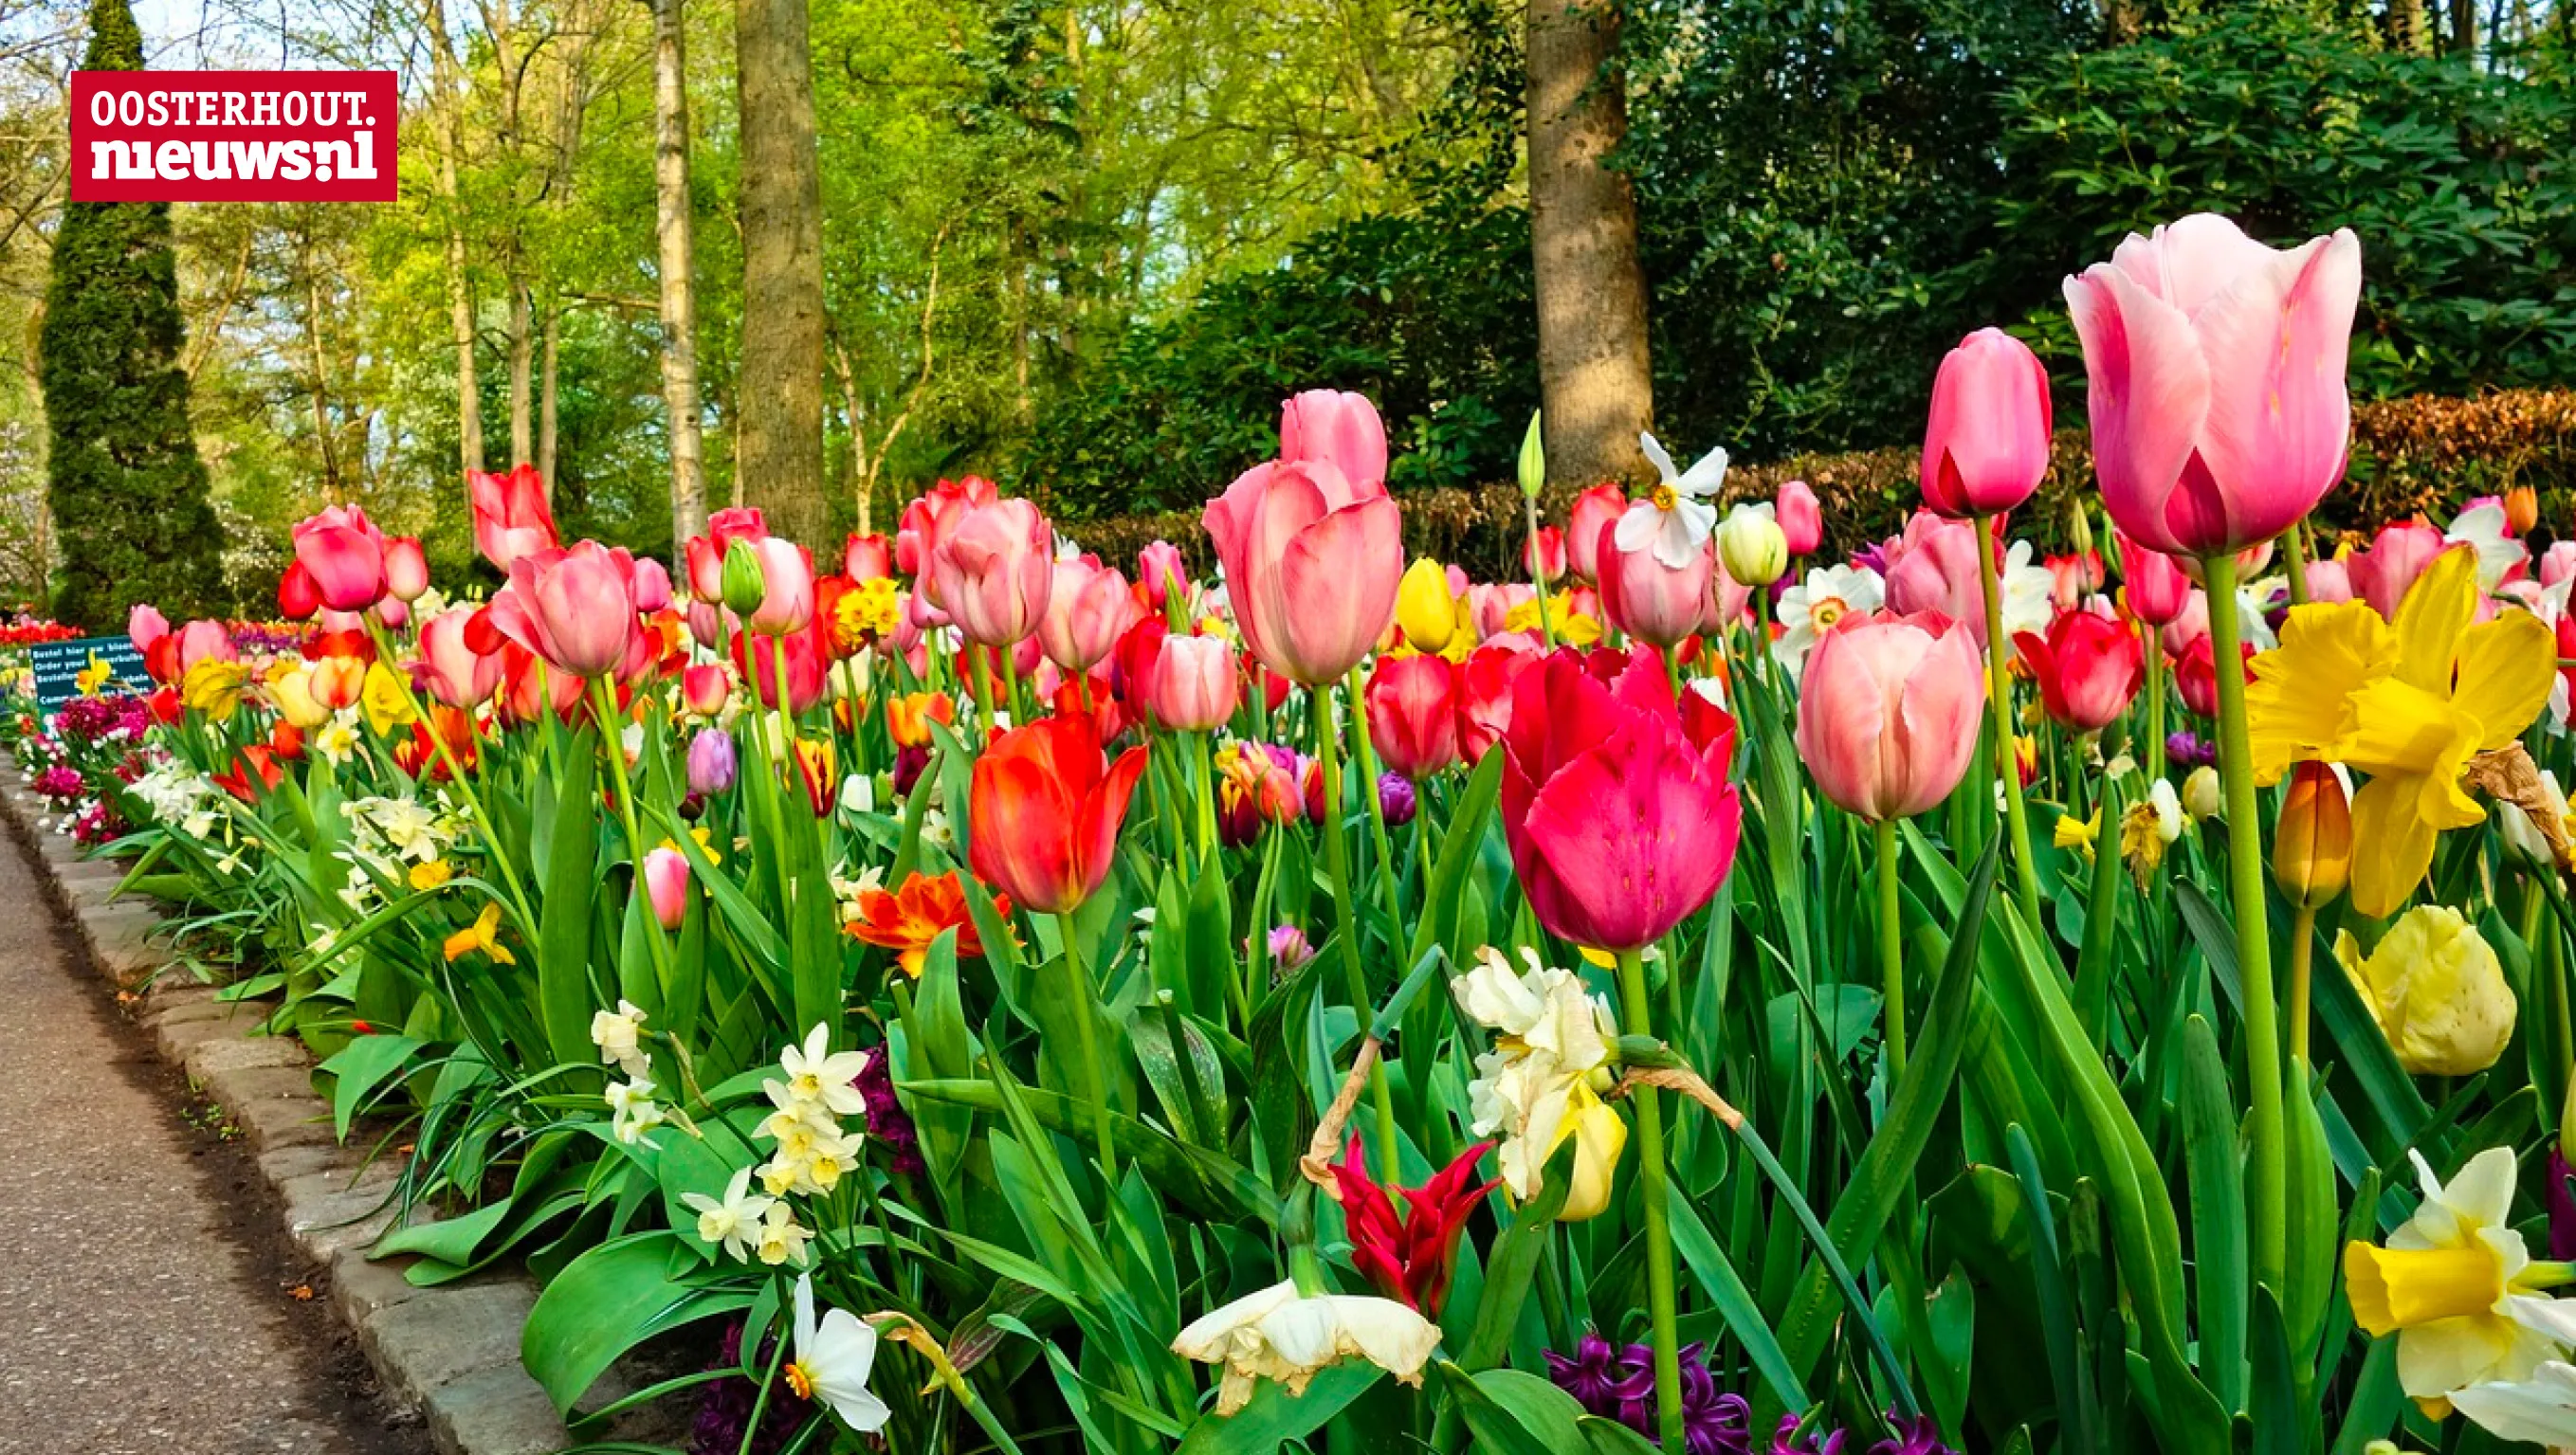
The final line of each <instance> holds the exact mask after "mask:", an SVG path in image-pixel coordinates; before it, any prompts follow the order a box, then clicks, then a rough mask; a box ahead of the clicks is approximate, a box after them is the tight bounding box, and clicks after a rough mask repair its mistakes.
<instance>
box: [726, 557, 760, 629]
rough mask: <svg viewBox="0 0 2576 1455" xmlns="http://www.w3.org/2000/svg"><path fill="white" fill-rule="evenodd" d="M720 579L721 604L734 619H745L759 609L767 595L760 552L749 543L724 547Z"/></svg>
mask: <svg viewBox="0 0 2576 1455" xmlns="http://www.w3.org/2000/svg"><path fill="white" fill-rule="evenodd" d="M723 580H724V604H725V605H726V606H727V607H729V608H731V609H732V611H733V613H734V615H736V616H743V617H748V616H750V615H751V614H752V613H753V612H755V611H758V610H760V603H761V600H762V599H763V598H764V597H766V596H767V595H768V594H769V582H768V578H767V576H766V575H765V574H764V573H763V572H762V571H761V569H760V552H759V551H758V550H757V549H755V548H754V547H753V545H752V543H751V542H749V541H744V540H738V541H735V542H734V543H733V544H732V545H730V546H727V547H726V548H725V558H724V578H723Z"/></svg>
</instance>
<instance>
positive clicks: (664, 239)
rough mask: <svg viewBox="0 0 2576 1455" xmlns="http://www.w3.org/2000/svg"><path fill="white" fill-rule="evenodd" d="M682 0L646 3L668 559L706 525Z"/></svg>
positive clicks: (677, 559) (677, 557) (687, 92)
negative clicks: (649, 6)
mask: <svg viewBox="0 0 2576 1455" xmlns="http://www.w3.org/2000/svg"><path fill="white" fill-rule="evenodd" d="M681 3H682V0H654V5H653V194H654V213H655V219H656V232H657V233H658V236H659V242H660V248H661V251H660V255H659V259H658V267H659V270H660V272H661V275H662V408H663V412H664V413H665V414H666V415H668V416H669V423H668V429H669V433H670V448H671V550H672V557H671V559H672V560H673V561H674V562H679V561H680V556H679V550H680V544H681V542H683V541H686V540H687V539H688V538H689V537H691V536H693V535H701V534H704V533H705V531H706V528H707V467H706V446H705V443H704V441H703V440H701V439H700V438H699V433H698V428H699V419H698V286H697V275H696V271H695V269H696V262H695V258H696V251H695V249H696V242H695V226H696V225H695V222H694V220H693V218H692V216H691V212H690V203H689V84H688V81H689V73H688V59H687V55H686V52H685V50H684V49H683V44H682V43H683V40H684V38H685V36H686V22H687V16H686V15H685V13H684V12H683V11H682V9H681Z"/></svg>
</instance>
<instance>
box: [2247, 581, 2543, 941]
mask: <svg viewBox="0 0 2576 1455" xmlns="http://www.w3.org/2000/svg"><path fill="white" fill-rule="evenodd" d="M2477 569H2478V562H2477V553H2476V552H2474V551H2446V552H2444V553H2443V554H2442V555H2441V556H2439V557H2437V558H2435V560H2434V562H2433V564H2432V565H2430V566H2428V567H2426V568H2425V570H2424V574H2423V575H2422V576H2421V577H2419V578H2417V580H2416V582H2415V585H2414V588H2413V589H2412V590H2410V591H2408V592H2407V593H2406V599H2405V600H2404V601H2403V602H2402V603H2400V604H2399V606H2398V608H2397V619H2396V620H2395V621H2393V622H2392V621H2387V620H2384V619H2382V618H2381V616H2380V615H2379V613H2378V612H2377V611H2375V610H2373V609H2372V608H2371V607H2370V606H2369V604H2368V603H2366V602H2358V601H2343V602H2317V603H2312V604H2310V605H2306V606H2297V607H2292V608H2291V610H2290V617H2289V621H2288V622H2287V624H2285V625H2284V626H2283V628H2282V631H2281V646H2280V649H2279V650H2278V651H2271V652H2265V653H2263V654H2261V655H2260V656H2257V657H2256V658H2255V659H2254V682H2253V683H2252V685H2250V686H2248V687H2247V688H2246V689H2245V708H2246V728H2247V732H2248V736H2249V738H2250V739H2251V746H2252V748H2253V753H2254V772H2255V777H2256V780H2257V781H2258V782H2261V783H2265V784H2270V783H2274V782H2278V781H2279V780H2280V777H2281V775H2282V774H2284V773H2286V772H2288V771H2289V770H2290V767H2291V765H2292V764H2294V763H2296V762H2298V761H2300V760H2302V759H2306V758H2322V759H2325V760H2327V761H2329V762H2339V763H2344V764H2347V765H2349V766H2351V767H2353V768H2357V769H2359V770H2361V771H2362V772H2365V773H2368V774H2369V775H2370V782H2369V783H2367V784H2365V785H2364V786H2363V787H2362V790H2361V791H2360V792H2359V793H2357V794H2355V795H2354V796H2353V801H2352V832H2353V842H2354V843H2355V845H2356V846H2357V847H2358V849H2359V852H2358V853H2357V854H2356V856H2355V859H2354V863H2353V873H2352V903H2353V908H2354V909H2356V910H2359V911H2360V912H2361V913H2362V914H2364V915H2367V916H2370V917H2373V918H2378V917H2382V916H2385V915H2387V914H2389V913H2391V912H2393V911H2394V910H2395V909H2396V908H2397V907H2398V906H2399V905H2400V904H2403V903H2404V902H2405V900H2406V897H2407V895H2409V894H2411V893H2413V892H2414V889H2415V886H2416V885H2417V884H2418V883H2420V882H2422V880H2423V878H2424V871H2425V870H2426V869H2428V868H2430V867H2431V866H2432V863H2433V846H2434V842H2435V840H2436V839H2437V838H2438V837H2439V836H2440V834H2441V832H2442V831H2443V830H2445V829H2455V828H2462V827H2465V826H2467V825H2469V824H2473V823H2478V822H2480V821H2482V820H2483V819H2485V817H2486V811H2485V810H2484V809H2483V808H2480V807H2479V806H2478V803H2477V800H2475V799H2473V798H2471V797H2470V796H2469V795H2468V794H2467V792H2465V791H2464V790H2463V789H2462V788H2461V786H2460V775H2461V774H2462V773H2463V772H2464V771H2466V769H2467V768H2468V765H2469V760H2470V759H2471V758H2473V757H2475V756H2476V755H2477V754H2479V753H2484V752H2493V751H2495V750H2496V749H2499V748H2502V747H2504V746H2505V745H2506V744H2508V743H2511V742H2512V741H2513V740H2514V739H2516V738H2518V737H2520V736H2521V735H2522V730H2523V729H2524V728H2527V727H2529V726H2530V725H2531V723H2532V720H2533V719H2534V718H2536V717H2538V716H2539V715H2540V710H2541V708H2543V707H2544V706H2546V705H2547V704H2548V702H2549V688H2550V682H2551V680H2552V679H2553V678H2554V677H2555V676H2556V673H2557V662H2558V653H2557V644H2556V639H2555V637H2554V636H2553V634H2552V633H2551V631H2550V629H2549V627H2548V626H2547V625H2545V624H2544V623H2543V622H2542V621H2541V620H2540V618H2538V617H2536V616H2533V615H2531V614H2530V613H2529V612H2525V611H2517V610H2508V611H2505V612H2503V613H2502V614H2500V615H2498V616H2497V617H2496V619H2495V620H2493V621H2489V622H2482V623H2476V624H2474V625H2473V624H2472V623H2473V622H2475V620H2476V616H2477V609H2478V576H2477Z"/></svg>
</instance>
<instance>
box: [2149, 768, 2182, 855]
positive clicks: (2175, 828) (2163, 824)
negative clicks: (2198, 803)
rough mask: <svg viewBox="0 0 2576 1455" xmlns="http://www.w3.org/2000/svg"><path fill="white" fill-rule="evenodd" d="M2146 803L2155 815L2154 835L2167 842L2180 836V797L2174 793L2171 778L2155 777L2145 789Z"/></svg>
mask: <svg viewBox="0 0 2576 1455" xmlns="http://www.w3.org/2000/svg"><path fill="white" fill-rule="evenodd" d="M2146 803H2147V807H2148V808H2149V809H2151V810H2153V811H2154V813H2155V816H2156V837H2158V838H2160V839H2162V840H2164V841H2165V842H2166V843H2168V844H2170V843H2172V842H2173V841H2174V840H2176V839H2179V838H2181V837H2182V827H2183V816H2182V799H2181V798H2180V797H2179V796H2177V795H2176V794H2175V793H2174V786H2173V781H2172V780H2171V779H2168V778H2159V779H2157V780H2156V781H2155V785H2154V786H2153V787H2151V788H2149V789H2148V790H2147V798H2146Z"/></svg>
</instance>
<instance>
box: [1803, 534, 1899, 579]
mask: <svg viewBox="0 0 2576 1455" xmlns="http://www.w3.org/2000/svg"><path fill="white" fill-rule="evenodd" d="M1887 544H1888V543H1887V542H1885V541H1872V542H1870V543H1869V544H1868V545H1865V546H1863V547H1861V548H1860V549H1859V550H1857V551H1854V552H1852V554H1851V563H1852V564H1853V565H1855V566H1857V567H1859V568H1861V569H1862V570H1864V571H1875V572H1877V573H1878V574H1879V575H1881V576H1884V575H1886V574H1887ZM1784 579H1785V578H1784Z"/></svg>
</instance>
